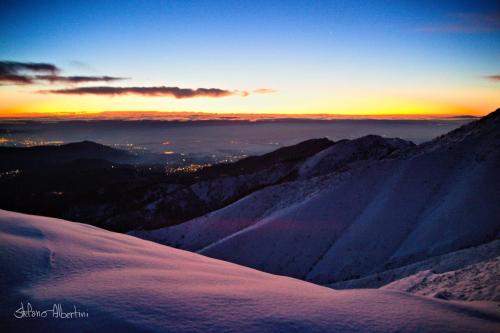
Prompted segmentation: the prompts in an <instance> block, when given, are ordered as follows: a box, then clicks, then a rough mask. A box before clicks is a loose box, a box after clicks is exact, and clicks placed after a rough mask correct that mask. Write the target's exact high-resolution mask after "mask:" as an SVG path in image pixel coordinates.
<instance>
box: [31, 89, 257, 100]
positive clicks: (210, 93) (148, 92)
mask: <svg viewBox="0 0 500 333" xmlns="http://www.w3.org/2000/svg"><path fill="white" fill-rule="evenodd" d="M40 92H41V93H50V94H64V95H101V96H118V95H141V96H148V97H173V98H177V99H182V98H195V97H211V98H220V97H227V96H248V95H249V93H248V92H246V91H239V90H233V91H231V90H224V89H218V88H198V89H189V88H179V87H165V86H159V87H107V86H101V87H80V88H71V89H55V90H41V91H40Z"/></svg>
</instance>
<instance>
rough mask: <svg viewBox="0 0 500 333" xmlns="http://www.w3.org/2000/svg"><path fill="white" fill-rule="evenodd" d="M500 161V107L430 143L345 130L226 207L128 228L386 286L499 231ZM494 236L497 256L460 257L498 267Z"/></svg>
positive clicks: (306, 274) (188, 245)
mask: <svg viewBox="0 0 500 333" xmlns="http://www.w3.org/2000/svg"><path fill="white" fill-rule="evenodd" d="M499 170H500V109H499V110H497V111H495V112H493V113H491V114H490V115H488V116H486V117H483V118H482V119H480V120H478V121H475V122H472V123H470V124H468V125H465V126H463V127H461V128H459V129H457V130H454V131H452V132H450V133H448V134H446V135H443V136H441V137H438V138H436V139H434V140H432V141H430V142H427V143H424V144H421V145H414V144H412V143H411V142H407V141H403V140H399V139H386V138H381V137H377V136H368V137H363V138H360V139H356V140H344V141H339V142H336V143H334V144H332V145H330V146H329V147H327V148H325V149H323V150H321V151H319V152H317V153H315V154H311V156H310V157H309V158H306V159H304V160H303V161H301V162H299V163H297V164H295V165H294V171H293V175H291V174H289V175H288V176H287V177H286V178H282V180H281V181H277V182H276V183H275V184H274V185H269V186H266V187H265V188H262V189H259V190H256V191H253V192H252V193H250V194H248V195H246V196H243V197H242V198H241V199H239V200H238V201H236V202H234V203H232V204H229V205H227V206H225V207H223V208H221V209H219V210H216V211H213V212H210V213H208V214H206V215H204V216H202V217H199V218H195V219H193V220H191V221H188V222H185V223H182V224H180V225H177V226H172V227H167V228H163V229H158V230H153V231H133V232H130V233H131V234H133V235H135V236H139V237H142V238H145V239H149V240H153V241H156V242H159V243H162V244H167V245H171V246H175V247H178V248H181V249H187V250H190V251H196V252H198V253H201V254H204V255H207V256H211V257H214V258H218V259H222V260H226V261H231V262H234V263H238V264H241V265H245V266H249V267H253V268H257V269H259V270H263V271H266V272H270V273H275V274H280V275H288V276H292V277H297V278H300V279H304V280H308V281H312V282H315V283H320V284H331V285H333V286H339V287H342V284H343V285H344V287H349V285H351V286H363V287H380V286H381V283H380V281H381V280H384V283H385V284H387V283H390V282H391V281H393V280H395V279H396V278H398V279H399V278H402V277H405V276H409V275H411V274H414V273H416V272H418V269H416V270H415V269H413V270H412V269H409V268H408V267H410V265H416V264H417V263H422V262H425V261H426V260H430V258H439V256H443V255H445V254H450V255H452V254H453V253H459V254H457V256H459V257H460V252H456V251H459V250H462V249H466V248H470V247H474V246H480V245H482V244H487V243H488V242H492V241H494V240H495V239H497V238H498V237H499V236H500V204H499V202H500V172H499ZM248 181H252V180H249V179H247V182H248ZM233 187H234V186H231V187H230V188H233ZM203 193H204V195H206V196H208V197H210V196H211V195H213V193H214V192H213V191H212V190H211V188H210V187H208V188H206V190H205V191H204V192H203ZM491 244H494V245H492V247H493V249H495V251H491V252H490V253H491V256H490V257H487V256H486V257H485V256H484V255H483V256H481V255H478V256H476V257H474V258H475V259H474V260H469V261H465V262H463V263H462V264H455V265H454V266H453V265H452V266H453V269H461V268H465V266H467V265H472V264H477V262H483V261H484V260H493V263H490V264H492V265H493V266H494V267H496V269H497V271H498V268H499V265H498V260H495V258H496V256H497V255H498V252H499V251H498V243H491ZM472 252H474V251H472ZM472 252H471V253H472ZM474 253H475V252H474ZM427 262H432V260H431V261H427ZM455 262H460V261H455ZM422 265H423V266H421V267H426V269H431V270H432V268H433V267H434V266H433V265H432V264H426V265H427V266H425V265H424V264H422ZM417 266H418V265H417ZM405 267H407V268H408V269H407V270H406V271H405V269H404V268H405ZM398 269H399V270H398ZM387 272H393V275H394V276H393V277H392V278H391V277H388V276H387V275H388V274H387ZM347 281H349V282H347ZM356 281H360V282H358V283H357V282H356ZM490 281H491V279H490ZM493 281H495V279H494V278H493ZM490 283H491V282H490ZM495 285H496V283H495ZM495 285H494V286H493V289H495ZM489 287H492V286H489ZM488 295H489V296H485V298H492V299H493V298H498V297H500V295H496V292H493V294H491V293H489V294H488Z"/></svg>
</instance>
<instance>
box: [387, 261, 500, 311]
mask: <svg viewBox="0 0 500 333" xmlns="http://www.w3.org/2000/svg"><path fill="white" fill-rule="evenodd" d="M499 281H500V257H496V258H493V259H490V260H486V261H483V262H480V263H477V264H473V265H469V266H466V267H464V268H461V269H457V270H455V271H449V272H445V273H436V272H434V271H431V270H427V271H421V272H418V273H417V274H414V275H411V276H408V277H406V278H404V279H401V280H397V281H394V282H392V283H390V284H388V285H387V286H384V287H382V289H387V290H401V291H407V292H411V293H412V294H417V295H423V296H432V297H438V298H443V299H458V300H489V301H497V302H500V285H499Z"/></svg>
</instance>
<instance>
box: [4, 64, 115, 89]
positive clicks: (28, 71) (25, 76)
mask: <svg viewBox="0 0 500 333" xmlns="http://www.w3.org/2000/svg"><path fill="white" fill-rule="evenodd" d="M59 72H60V69H59V68H58V67H57V66H55V65H52V64H47V63H34V62H26V63H24V62H16V61H0V83H4V84H5V83H7V84H34V83H38V82H51V83H56V82H57V83H69V84H71V83H84V82H111V81H117V80H123V79H124V78H120V77H112V76H61V75H58V73H59ZM34 73H43V74H38V75H34Z"/></svg>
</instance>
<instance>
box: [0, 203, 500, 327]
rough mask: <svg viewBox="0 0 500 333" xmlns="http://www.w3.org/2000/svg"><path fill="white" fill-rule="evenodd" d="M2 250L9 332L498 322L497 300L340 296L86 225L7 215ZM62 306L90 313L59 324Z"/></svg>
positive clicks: (1, 225)
mask: <svg viewBox="0 0 500 333" xmlns="http://www.w3.org/2000/svg"><path fill="white" fill-rule="evenodd" d="M0 249H1V251H0V267H2V274H1V275H0V286H1V288H2V298H1V299H0V322H1V323H2V327H3V330H4V331H8V332H14V331H19V332H26V331H30V332H49V331H50V332H68V331H79V332H89V331H113V332H118V331H123V332H165V331H169V332H229V331H230V332H235V331H238V332H325V331H330V332H332V331H334V332H353V331H356V332H401V331H404V332H422V331H425V332H472V331H474V332H494V331H495V329H496V328H498V325H499V323H500V314H499V312H498V307H496V306H495V305H494V304H492V303H477V304H472V303H464V302H446V301H442V300H437V299H431V298H425V297H419V296H414V295H411V294H408V293H402V292H395V291H384V290H349V291H335V290H332V289H330V288H325V287H321V286H317V285H314V284H310V283H307V282H304V281H300V280H295V279H292V278H288V277H283V276H275V275H271V274H267V273H263V272H259V271H256V270H253V269H250V268H246V267H242V266H238V265H234V264H231V263H227V262H223V261H219V260H215V259H211V258H207V257H203V256H200V255H198V254H194V253H189V252H185V251H182V250H177V249H173V248H169V247H166V246H162V245H159V244H155V243H152V242H148V241H144V240H141V239H138V238H135V237H130V236H127V235H123V234H118V233H114V232H110V231H106V230H103V229H99V228H96V227H93V226H90V225H86V224H81V223H74V222H68V221H64V220H58V219H54V218H46V217H40V216H31V215H24V214H19V213H13V212H8V211H3V210H0ZM21 302H22V303H23V308H21ZM28 303H30V306H32V309H33V310H34V311H40V312H41V311H45V310H50V312H48V313H47V314H48V316H47V314H46V317H45V318H40V317H38V318H28V317H26V312H23V311H22V309H24V310H27V309H28ZM54 304H56V305H57V304H60V305H61V308H60V309H61V311H62V312H64V313H72V312H73V309H76V310H75V311H78V312H79V313H82V312H84V313H87V314H88V316H85V317H77V318H66V319H61V318H54V317H53V313H54V312H52V309H53V306H54ZM74 307H75V308H74ZM56 313H59V312H56ZM14 314H16V315H17V318H16V317H15V316H14ZM27 315H29V316H32V315H35V314H31V313H28V314H27ZM23 316H24V317H23ZM35 316H38V315H35Z"/></svg>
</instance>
